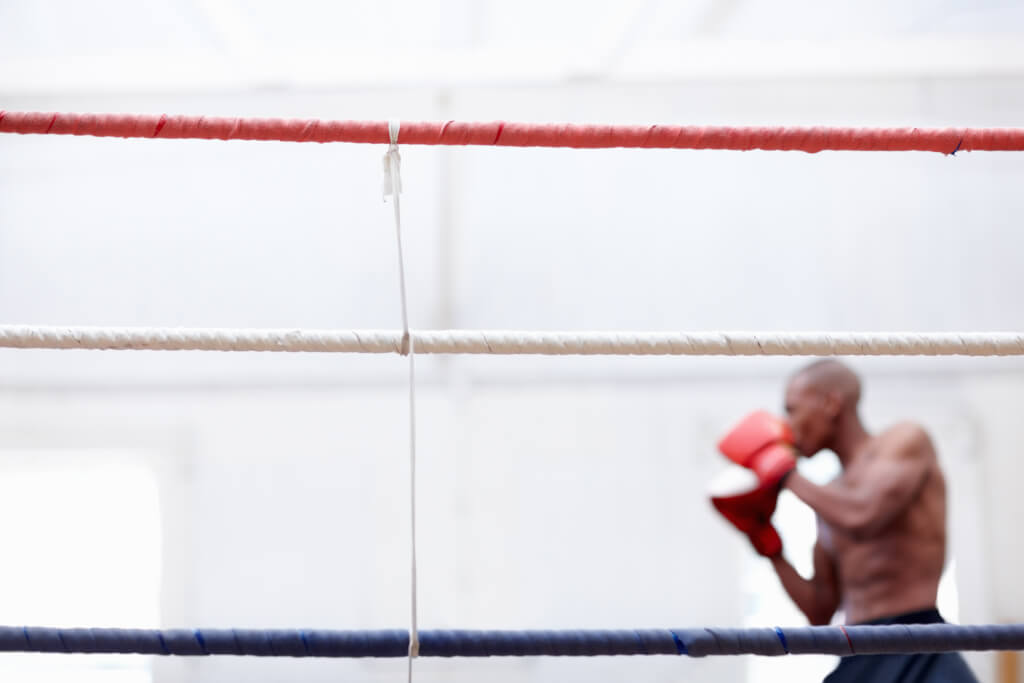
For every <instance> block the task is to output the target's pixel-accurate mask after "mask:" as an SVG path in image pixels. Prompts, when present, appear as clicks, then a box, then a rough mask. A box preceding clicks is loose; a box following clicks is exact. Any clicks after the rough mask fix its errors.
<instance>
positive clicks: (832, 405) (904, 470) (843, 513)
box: [772, 361, 946, 624]
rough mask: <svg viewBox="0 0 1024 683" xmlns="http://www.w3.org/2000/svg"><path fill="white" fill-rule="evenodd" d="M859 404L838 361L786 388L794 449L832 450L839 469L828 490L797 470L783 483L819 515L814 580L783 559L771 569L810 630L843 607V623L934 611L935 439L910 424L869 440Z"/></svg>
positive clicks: (941, 509)
mask: <svg viewBox="0 0 1024 683" xmlns="http://www.w3.org/2000/svg"><path fill="white" fill-rule="evenodd" d="M859 399H860V382H859V380H858V379H857V377H856V375H854V374H853V372H852V371H850V370H849V369H848V368H847V367H846V366H845V365H842V364H841V363H839V362H837V361H824V362H819V363H816V364H813V365H811V366H808V367H807V368H805V369H804V370H801V371H800V372H798V373H797V374H796V375H795V376H794V377H793V378H792V380H791V381H790V383H789V385H788V387H787V388H786V413H787V414H788V415H789V419H790V423H791V425H792V428H793V436H794V439H795V442H796V446H797V449H798V450H799V451H800V452H801V453H802V454H804V455H806V456H811V455H814V454H815V453H817V452H819V451H821V450H823V449H830V450H832V451H833V452H835V453H836V455H837V456H839V461H840V463H841V465H842V469H843V471H842V474H840V476H839V477H837V478H836V479H835V480H834V481H832V482H830V483H829V484H827V485H826V486H819V485H817V484H814V483H813V482H811V481H809V480H808V479H806V478H805V477H803V476H801V475H800V474H799V473H798V472H795V471H794V472H793V473H791V474H790V475H789V476H788V477H787V478H786V480H785V486H786V488H788V489H789V490H790V491H792V492H793V493H794V494H795V495H796V496H797V497H798V498H799V499H800V500H802V501H803V502H804V503H806V504H807V505H808V506H810V507H811V508H812V509H813V510H814V511H815V512H816V513H817V514H818V541H817V543H816V544H815V546H814V576H813V577H812V578H810V579H804V578H803V577H802V576H800V575H799V574H798V573H797V572H796V570H795V569H794V568H793V566H792V565H791V564H790V563H789V562H788V561H787V560H786V559H785V558H783V557H782V556H781V555H779V556H777V557H774V558H772V565H773V567H774V568H775V571H776V573H778V575H779V579H780V580H781V581H782V585H783V587H784V588H785V589H786V592H787V593H788V594H789V596H790V598H792V600H793V601H794V602H795V603H796V605H797V607H799V608H800V610H801V611H802V612H803V613H804V614H805V615H806V616H807V619H808V620H809V621H810V622H811V623H812V624H828V623H829V622H830V621H831V619H832V617H833V615H834V614H835V612H836V610H837V609H839V608H840V607H842V608H843V609H844V611H845V615H846V621H847V622H848V623H859V622H864V621H869V620H871V619H876V618H879V617H886V616H893V615H897V614H903V613H906V612H913V611H917V610H922V609H929V608H932V607H934V606H935V600H936V595H937V593H938V586H939V579H940V578H941V576H942V568H943V565H944V563H945V556H946V485H945V479H944V477H943V475H942V471H941V469H940V468H939V465H938V460H937V458H936V455H935V449H934V447H933V446H932V443H931V439H929V437H928V435H927V433H926V432H925V431H924V430H923V429H922V428H921V427H920V426H918V425H916V424H913V423H909V422H907V423H901V424H898V425H896V426H894V427H891V428H889V429H887V430H885V431H884V432H882V433H880V434H877V435H871V434H868V432H867V430H865V429H864V426H863V424H862V423H861V420H860V417H859V415H858V413H857V402H858V401H859Z"/></svg>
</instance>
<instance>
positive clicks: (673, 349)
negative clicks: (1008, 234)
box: [0, 306, 1024, 356]
mask: <svg viewBox="0 0 1024 683" xmlns="http://www.w3.org/2000/svg"><path fill="white" fill-rule="evenodd" d="M403 312H404V306H403ZM413 345H415V348H416V352H417V353H420V354H424V353H435V354H436V353H450V354H485V355H545V356H1024V333H1021V332H643V331H620V332H597V331H591V332H587V331H543V332H540V331H533V330H415V331H409V330H408V329H406V330H402V331H395V330H322V329H321V330H318V329H275V328H268V329H258V328H256V329H253V328H201V327H200V328H183V327H88V326H54V325H0V348H9V349H61V350H70V349H91V350H110V351H268V352H277V353H281V352H287V353H398V354H407V353H409V351H410V350H411V348H412V347H413Z"/></svg>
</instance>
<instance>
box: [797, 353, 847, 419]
mask: <svg viewBox="0 0 1024 683" xmlns="http://www.w3.org/2000/svg"><path fill="white" fill-rule="evenodd" d="M790 383H791V384H796V383H800V384H802V385H803V386H804V387H806V388H809V389H813V390H815V391H817V392H819V393H823V394H832V395H835V396H837V397H838V398H839V400H840V401H841V402H842V404H843V407H844V408H855V407H856V406H857V404H858V403H859V402H860V378H859V377H857V374H856V373H855V372H854V371H853V370H851V369H850V368H849V367H848V366H847V365H845V364H844V363H841V362H839V361H837V360H836V359H834V358H826V359H824V360H819V361H815V362H813V363H811V364H810V365H806V366H804V367H802V368H800V369H799V370H797V372H796V374H794V375H793V378H792V379H791V380H790Z"/></svg>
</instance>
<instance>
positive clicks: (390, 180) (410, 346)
mask: <svg viewBox="0 0 1024 683" xmlns="http://www.w3.org/2000/svg"><path fill="white" fill-rule="evenodd" d="M399 127H400V125H399V122H398V121H397V120H396V119H392V120H390V121H388V136H389V137H390V140H391V144H390V145H389V146H388V151H387V153H386V154H385V155H384V188H383V189H384V196H385V197H387V196H388V195H390V196H391V198H392V203H393V204H394V207H395V238H396V243H397V245H398V289H399V293H400V295H401V301H402V342H401V353H403V354H406V355H408V356H409V521H410V525H409V528H410V536H409V543H410V546H409V556H410V570H411V571H410V595H409V599H410V629H409V665H408V681H409V683H412V661H413V659H414V658H415V657H417V656H418V655H419V653H420V638H419V628H418V625H417V618H416V612H417V610H416V605H417V599H416V353H415V344H414V342H413V339H412V334H411V332H410V331H409V311H408V300H407V296H406V287H405V257H404V255H403V249H402V209H401V200H400V199H399V197H400V195H401V193H402V157H401V155H400V154H399V152H398V131H399Z"/></svg>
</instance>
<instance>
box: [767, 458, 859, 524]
mask: <svg viewBox="0 0 1024 683" xmlns="http://www.w3.org/2000/svg"><path fill="white" fill-rule="evenodd" d="M785 487H786V488H788V489H789V490H790V491H792V492H793V494H794V495H795V496H796V497H797V498H799V499H800V500H802V501H803V502H804V503H806V504H807V505H808V506H809V507H810V508H811V509H812V510H814V511H815V512H816V513H818V516H819V517H821V518H822V519H823V520H824V521H825V522H826V523H827V524H828V525H829V526H831V527H833V528H836V529H841V530H843V531H856V530H857V527H858V526H859V525H860V524H861V517H863V514H862V513H863V508H864V506H863V504H862V501H861V500H859V499H858V498H857V497H856V496H855V495H853V494H852V493H850V492H846V491H843V490H841V489H837V488H831V487H825V486H818V485H817V484H815V483H813V482H811V481H809V480H808V479H807V478H805V477H804V476H803V475H801V474H800V473H799V472H795V471H794V472H791V473H790V474H789V475H788V476H787V477H786V481H785Z"/></svg>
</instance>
